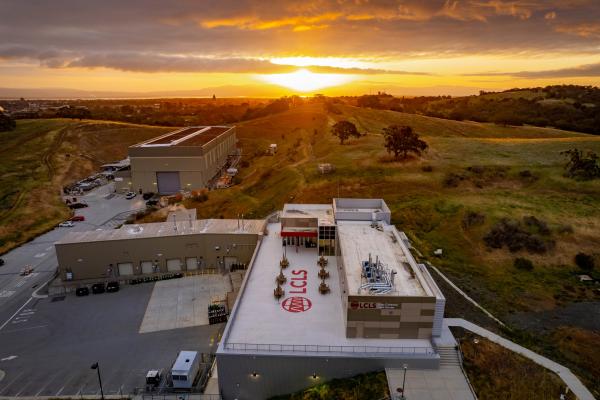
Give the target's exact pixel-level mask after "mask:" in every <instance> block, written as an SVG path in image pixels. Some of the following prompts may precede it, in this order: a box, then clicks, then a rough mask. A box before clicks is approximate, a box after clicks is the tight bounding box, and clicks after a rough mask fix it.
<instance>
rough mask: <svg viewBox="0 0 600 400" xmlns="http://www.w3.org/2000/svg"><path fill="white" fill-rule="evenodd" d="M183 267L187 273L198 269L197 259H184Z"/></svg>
mask: <svg viewBox="0 0 600 400" xmlns="http://www.w3.org/2000/svg"><path fill="white" fill-rule="evenodd" d="M185 267H186V269H187V270H188V271H192V270H195V269H198V259H197V258H196V257H188V258H186V259H185Z"/></svg>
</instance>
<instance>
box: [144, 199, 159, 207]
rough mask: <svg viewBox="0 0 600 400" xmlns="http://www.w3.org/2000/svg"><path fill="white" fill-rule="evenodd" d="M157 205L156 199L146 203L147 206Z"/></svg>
mask: <svg viewBox="0 0 600 400" xmlns="http://www.w3.org/2000/svg"><path fill="white" fill-rule="evenodd" d="M157 204H158V199H150V200H148V201H147V202H146V205H147V206H155V205H157Z"/></svg>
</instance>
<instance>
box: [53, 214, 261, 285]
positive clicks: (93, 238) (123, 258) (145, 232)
mask: <svg viewBox="0 0 600 400" xmlns="http://www.w3.org/2000/svg"><path fill="white" fill-rule="evenodd" d="M190 216H191V215H190ZM264 230H265V221H264V220H244V221H242V220H231V219H207V220H193V219H192V218H189V219H183V218H182V220H180V221H178V220H175V219H174V217H171V218H170V221H168V222H160V223H149V224H133V225H123V226H122V227H121V228H119V229H110V230H98V231H87V232H71V233H69V234H67V235H66V236H65V237H64V238H62V239H61V240H60V241H58V242H56V244H55V249H56V256H57V259H58V272H59V277H60V278H61V280H62V281H63V282H69V281H73V282H84V281H93V280H97V281H104V280H122V281H127V280H128V279H131V278H135V277H139V276H144V275H145V276H148V275H151V274H159V273H167V272H178V271H183V272H185V271H200V270H204V271H213V272H222V271H225V270H227V269H229V268H230V267H231V265H232V264H248V263H249V262H250V260H251V258H252V254H253V253H254V250H255V248H256V246H257V242H258V240H259V238H260V237H261V236H262V234H263V232H264Z"/></svg>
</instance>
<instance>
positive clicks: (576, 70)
mask: <svg viewBox="0 0 600 400" xmlns="http://www.w3.org/2000/svg"><path fill="white" fill-rule="evenodd" d="M464 76H510V77H513V78H526V79H548V78H579V77H600V63H598V64H587V65H580V66H578V67H572V68H561V69H553V70H546V71H520V72H489V73H480V74H465V75H464Z"/></svg>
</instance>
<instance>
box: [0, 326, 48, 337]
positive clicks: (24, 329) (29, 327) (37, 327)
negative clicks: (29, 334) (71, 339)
mask: <svg viewBox="0 0 600 400" xmlns="http://www.w3.org/2000/svg"><path fill="white" fill-rule="evenodd" d="M47 326H48V325H36V326H28V327H27V328H21V329H13V330H10V331H2V333H0V335H2V334H6V333H15V332H21V331H28V330H31V329H39V328H45V327H47Z"/></svg>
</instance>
